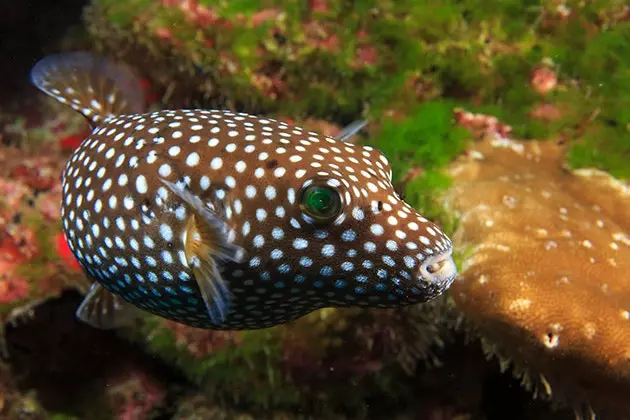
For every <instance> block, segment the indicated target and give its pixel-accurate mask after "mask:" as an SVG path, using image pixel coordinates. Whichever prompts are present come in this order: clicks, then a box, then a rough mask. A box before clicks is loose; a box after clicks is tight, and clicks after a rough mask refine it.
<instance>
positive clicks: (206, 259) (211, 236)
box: [161, 179, 244, 324]
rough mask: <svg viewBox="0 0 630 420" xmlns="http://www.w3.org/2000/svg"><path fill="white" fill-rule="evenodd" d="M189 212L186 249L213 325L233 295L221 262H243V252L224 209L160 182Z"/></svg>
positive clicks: (224, 316) (221, 317) (220, 320)
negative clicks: (235, 242)
mask: <svg viewBox="0 0 630 420" xmlns="http://www.w3.org/2000/svg"><path fill="white" fill-rule="evenodd" d="M161 181H162V182H163V183H164V184H165V185H166V186H167V187H168V188H169V189H170V190H171V191H173V193H175V194H176V195H177V196H178V197H179V198H180V199H181V200H182V201H183V202H184V203H185V204H186V205H187V207H188V208H189V209H190V211H191V213H192V216H191V217H190V218H189V219H188V224H187V226H186V240H185V244H184V249H185V253H186V257H187V259H188V261H189V264H191V266H192V271H193V274H194V276H195V279H196V280H197V286H198V287H199V290H200V292H201V296H202V298H203V301H204V303H205V305H206V309H207V311H208V316H209V317H210V320H211V321H212V322H213V323H214V324H222V323H223V322H225V320H226V319H227V314H228V312H229V310H230V305H231V301H232V294H231V292H230V290H229V287H228V285H227V283H226V281H225V279H224V278H223V276H222V274H221V270H220V265H219V264H220V261H222V260H223V261H234V262H242V260H243V258H244V250H243V249H242V248H240V247H239V246H236V245H235V244H233V243H232V242H231V240H230V239H229V238H230V237H231V236H232V235H231V234H230V233H231V230H232V229H231V228H230V226H229V225H228V224H227V223H226V221H225V216H224V215H223V214H222V212H221V210H220V209H221V208H222V207H221V206H220V205H219V203H217V206H215V207H214V208H210V207H208V206H207V205H206V204H205V203H204V202H202V201H201V200H200V199H199V197H197V196H196V195H194V194H192V193H191V192H190V190H188V189H186V188H185V187H183V186H179V185H177V184H174V183H172V182H169V181H166V180H165V179H162V180H161Z"/></svg>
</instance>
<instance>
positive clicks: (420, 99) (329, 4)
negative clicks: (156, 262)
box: [0, 0, 630, 419]
mask: <svg viewBox="0 0 630 420" xmlns="http://www.w3.org/2000/svg"><path fill="white" fill-rule="evenodd" d="M79 3H80V1H79V0H66V1H65V2H56V3H55V5H57V6H54V5H52V4H51V5H48V6H46V7H53V6H54V7H63V5H64V4H72V5H74V8H73V10H72V13H67V14H65V13H59V12H55V13H48V14H46V13H43V12H41V13H40V14H41V15H42V16H44V15H47V16H48V15H49V16H61V15H63V16H67V17H68V20H70V19H71V17H72V16H73V15H78V9H77V7H78V6H77V5H78V4H79ZM624 3H625V2H623V1H620V0H612V1H611V0H606V1H603V0H596V1H589V2H578V1H567V2H558V1H552V2H536V1H534V2H525V1H522V0H500V1H499V0H489V1H478V2H475V1H464V2H462V1H459V0H444V1H440V2H435V1H432V0H420V1H415V0H399V1H389V0H369V1H346V0H316V1H309V2H289V1H282V0H265V1H261V2H252V1H227V2H226V1H218V0H160V1H146V0H128V1H118V0H93V1H92V2H91V4H90V5H89V6H88V7H87V8H86V9H85V14H84V16H85V26H86V29H87V33H81V32H80V31H79V32H77V31H76V27H75V29H72V30H70V31H68V34H69V35H70V36H69V38H67V39H64V40H63V41H62V43H61V44H60V43H59V34H60V33H61V30H59V29H58V28H59V27H61V26H64V27H65V25H66V22H64V20H65V19H60V20H56V21H55V22H54V23H55V25H54V26H55V28H53V27H52V26H53V25H50V28H49V27H48V26H49V25H48V24H49V23H50V20H42V24H41V25H42V26H43V27H45V29H46V30H41V31H39V32H37V31H31V30H30V28H28V29H29V33H36V34H38V35H37V36H34V37H31V36H30V35H29V36H27V35H25V33H26V32H25V31H24V30H23V28H22V27H24V28H27V27H28V26H29V25H25V24H24V23H23V22H25V19H26V18H25V16H30V15H31V14H32V10H40V9H38V8H32V9H29V11H21V12H19V13H14V12H12V13H4V14H2V17H0V20H1V21H3V22H8V23H9V24H10V25H11V26H10V27H11V28H12V29H11V30H10V31H7V38H6V39H9V36H10V35H11V34H13V35H14V36H13V37H11V40H10V42H3V48H5V47H6V48H8V49H7V50H4V53H5V54H4V55H5V56H7V57H17V58H16V59H19V62H17V61H16V62H15V63H17V64H18V65H10V66H5V68H3V69H2V71H3V77H2V78H1V79H2V80H1V82H2V83H0V85H1V86H2V87H1V88H2V91H3V98H2V102H3V104H2V105H3V108H2V112H0V127H1V129H0V318H2V323H3V325H4V324H5V323H6V327H5V329H6V341H7V345H6V347H7V350H8V355H9V359H8V363H9V366H10V369H9V367H7V369H0V392H1V394H0V396H2V398H0V416H2V417H3V418H5V417H6V418H9V419H12V418H58V419H71V418H94V419H101V418H102V419H109V418H120V419H131V418H138V419H143V418H147V419H148V418H155V417H158V418H164V419H166V418H175V419H196V418H204V419H206V418H217V419H221V418H236V417H238V418H287V419H290V418H296V419H297V418H304V419H306V418H331V419H332V418H400V419H405V418H432V419H436V418H469V419H472V418H489V419H492V418H522V419H534V418H535V419H546V418H554V419H559V418H562V419H564V418H570V417H571V415H570V413H568V412H567V411H566V410H565V411H560V412H556V413H551V412H550V411H549V407H548V405H547V404H546V403H544V402H541V401H537V402H532V401H530V394H528V393H525V392H523V391H522V390H521V389H520V383H521V382H523V383H524V384H525V385H526V387H528V388H529V389H534V390H536V391H537V393H538V395H541V396H546V397H551V398H552V399H553V400H555V401H558V402H564V403H568V405H569V406H571V407H574V408H575V409H576V412H578V413H579V414H583V413H584V412H586V414H591V409H593V410H595V411H597V413H598V414H603V415H605V416H606V415H610V417H613V416H612V414H614V413H613V412H615V411H618V412H621V411H622V410H626V412H627V411H628V406H627V403H626V402H625V400H624V396H625V395H627V393H628V390H629V385H628V384H629V382H628V379H629V377H630V374H629V372H628V354H627V352H628V348H627V347H628V343H627V336H628V333H627V331H628V329H627V322H630V321H628V320H627V319H624V317H627V312H623V311H629V310H630V309H629V308H628V307H627V306H628V302H627V299H628V296H627V290H629V286H630V285H628V284H627V282H628V280H627V277H624V276H623V273H625V272H627V268H628V267H627V266H628V263H627V260H628V258H627V256H628V255H627V254H628V243H627V241H628V236H627V234H628V231H629V230H630V226H628V224H629V222H628V220H627V212H624V211H625V210H626V209H627V207H628V205H627V204H628V197H627V196H623V195H622V194H624V193H623V188H627V187H623V184H622V183H615V182H612V181H611V180H612V178H610V177H609V175H607V174H604V173H601V172H598V171H595V170H592V169H582V170H575V169H576V168H590V167H597V168H600V169H602V170H606V171H608V172H609V173H610V174H612V175H614V176H616V177H618V178H620V179H627V178H628V177H630V165H628V159H629V158H630V147H629V146H628V145H629V144H630V141H629V140H630V137H629V132H628V122H629V121H628V112H627V109H628V108H629V105H630V93H629V92H630V89H629V88H630V61H629V57H630V50H629V49H628V48H629V44H628V43H627V41H626V40H627V39H628V38H629V37H630V9H629V8H628V6H627V5H626V4H624ZM40 7H44V6H42V5H40ZM5 8H7V9H5ZM19 8H20V4H19V3H15V2H12V3H7V5H2V9H3V10H11V11H13V10H14V9H15V10H17V9H19ZM41 10H43V9H41ZM38 13H39V12H38ZM76 23H78V22H76ZM53 29H54V31H53ZM52 32H54V36H53V34H52ZM42 34H46V36H45V37H44V36H42ZM42 38H46V39H42ZM29 40H31V41H34V42H32V44H33V45H31V43H29V42H28V41H29ZM25 44H29V45H27V46H25ZM7 46H8V47H7ZM26 47H28V48H26ZM88 47H89V48H92V49H94V50H96V51H100V52H103V53H105V54H107V55H109V56H112V57H116V58H119V59H121V60H123V61H124V62H126V63H128V64H131V65H132V66H134V67H135V68H136V70H137V71H138V72H139V73H140V74H141V76H143V77H144V79H143V85H144V87H145V89H146V93H147V97H148V98H149V102H150V103H151V107H152V108H164V107H180V106H201V107H228V108H233V109H237V110H239V111H248V112H253V113H259V114H267V115H273V116H275V117H277V118H279V119H282V120H285V121H290V122H296V123H299V124H301V125H304V126H305V127H306V128H309V129H312V130H316V131H320V132H323V133H325V134H329V135H335V134H336V133H338V132H339V129H340V127H342V126H343V125H345V124H347V123H349V122H351V121H353V120H356V119H358V118H361V117H366V118H367V119H368V120H369V121H370V124H369V125H368V127H367V128H366V130H364V133H367V135H366V136H364V135H361V136H357V137H355V138H353V139H352V141H363V142H364V143H368V144H370V145H373V146H375V147H378V148H380V149H382V150H383V151H384V152H385V153H386V154H387V155H388V156H389V157H390V160H391V162H392V166H393V168H394V176H395V180H396V182H397V186H398V189H399V190H400V191H401V192H402V193H404V194H405V195H406V196H407V201H409V202H410V203H413V204H414V205H415V206H416V207H418V208H419V209H421V210H422V211H423V213H425V214H427V215H429V216H430V217H431V218H434V219H436V220H439V221H440V224H441V225H442V226H443V227H445V229H446V230H447V231H449V233H450V232H454V231H457V232H458V233H457V236H456V238H457V242H458V244H460V246H459V248H460V249H459V254H460V255H458V256H457V258H458V261H459V262H460V266H461V267H463V268H464V272H463V275H462V277H461V279H460V280H459V281H458V282H457V283H456V284H455V286H454V287H453V293H452V294H451V296H446V297H444V298H443V299H440V300H439V301H436V302H434V303H432V304H430V305H424V306H419V307H412V308H405V309H402V310H388V311H363V310H333V309H327V310H322V311H318V312H316V313H313V314H311V315H309V316H307V317H305V318H303V319H300V320H298V321H297V322H295V323H292V324H289V325H286V326H283V327H279V328H274V329H271V330H266V331H254V332H238V333H230V332H217V331H203V330H195V329H191V328H187V327H183V326H181V325H179V324H175V323H172V322H168V321H165V320H163V319H159V318H155V317H151V316H146V317H145V318H143V319H142V320H141V321H139V323H138V325H137V326H136V327H135V328H131V329H129V330H124V331H120V335H122V336H124V337H125V338H128V339H130V341H132V342H135V343H139V344H140V346H134V345H130V344H129V341H128V340H123V339H121V338H120V337H118V336H117V334H112V333H110V332H101V331H95V330H93V329H90V328H89V327H86V326H84V325H80V324H78V323H77V322H76V321H75V320H74V310H75V309H76V307H77V305H78V302H79V300H80V299H79V296H78V295H77V294H76V293H63V292H62V291H63V290H64V289H67V288H73V289H74V288H77V289H79V290H84V288H83V287H84V285H85V278H84V276H83V274H82V273H81V272H80V271H78V270H77V266H76V261H74V259H73V257H72V255H71V254H70V253H69V252H68V249H67V245H66V243H65V240H64V238H63V236H62V235H61V234H60V230H59V226H58V213H59V208H58V207H59V204H58V203H59V179H58V175H59V173H60V168H61V166H62V165H63V163H64V161H65V159H66V158H67V156H68V153H69V152H70V150H72V149H73V148H74V147H76V146H77V145H78V144H79V142H80V141H81V140H82V139H83V138H84V135H85V133H86V132H87V131H86V129H87V127H86V124H85V121H83V119H82V118H81V117H79V116H77V115H76V113H74V112H73V111H71V110H69V109H66V108H65V107H63V106H58V105H56V104H54V101H47V100H41V101H40V100H39V99H33V97H32V95H30V93H31V92H28V91H27V90H25V89H19V90H18V89H14V85H15V84H16V83H14V82H15V80H16V77H19V78H20V80H21V82H24V83H26V78H25V74H26V72H27V69H28V67H29V66H30V65H31V64H32V61H33V60H34V58H35V56H40V55H42V54H43V51H47V52H52V51H54V50H57V49H75V48H76V49H78V48H88ZM16 51H20V52H24V51H26V52H27V53H23V54H17V53H16ZM20 55H23V57H20ZM16 75H18V76H16ZM22 79H23V80H22ZM4 92H6V93H7V94H6V95H4ZM5 102H6V106H5ZM453 123H455V124H453ZM463 128H467V129H468V130H469V131H470V133H467V132H466V131H465V130H463ZM508 136H514V137H515V138H522V139H531V138H537V139H539V138H551V139H553V140H555V141H556V142H557V143H559V144H562V146H559V145H557V144H555V143H553V142H551V143H541V142H531V143H528V142H515V141H511V140H507V139H506V137H508ZM474 139H476V140H477V142H474ZM461 154H463V156H462V157H460V158H459V160H458V161H457V162H456V163H455V164H454V165H453V166H450V169H449V171H448V173H445V171H443V168H444V167H445V166H446V165H448V164H449V162H451V160H453V159H454V158H456V157H457V156H458V155H461ZM564 162H566V163H567V165H563V163H564ZM449 174H450V175H451V176H452V179H451V178H450V177H449V176H448V175H449ZM444 191H447V194H446V195H445V196H444V197H446V203H447V204H448V206H447V207H446V209H445V208H444V206H443V204H444V198H443V197H441V195H440V193H442V192H444ZM545 192H548V193H549V197H548V198H546V195H547V194H546V193H545ZM624 197H625V198H624ZM482 203H484V205H481V204H482ZM576 205H578V207H576ZM593 205H597V206H598V207H593ZM624 205H625V207H624ZM562 209H565V210H562ZM596 209H598V210H596ZM565 211H566V213H565ZM458 213H459V215H460V216H461V217H460V219H459V220H458V219H457V217H456V216H457V215H458ZM567 232H571V236H569V235H568V234H567ZM624 232H625V236H624ZM611 235H614V236H611ZM612 244H614V245H612ZM506 247H509V248H510V250H518V253H517V254H509V253H508V254H507V255H509V256H510V257H509V258H506V255H505V254H506V253H505V252H504V251H505V249H507V248H506ZM547 248H548V249H547ZM622 255H625V259H624V257H622ZM592 259H594V261H595V262H594V263H593V262H592ZM533 272H535V273H536V274H535V275H534V274H532V273H533ZM515 279H516V280H515ZM624 290H625V291H624ZM451 301H453V302H454V305H453V304H452V303H451ZM41 302H44V303H43V304H41V305H40V303H41ZM24 314H29V316H22V315H24ZM9 321H10V322H9ZM624 322H626V323H624ZM459 323H461V324H462V325H464V326H466V327H467V328H466V331H469V329H472V331H474V332H475V335H474V336H475V337H479V338H480V339H481V341H482V344H483V350H485V351H486V352H487V353H489V354H493V355H496V356H497V357H498V358H499V360H500V362H501V363H500V365H499V366H497V365H498V364H497V363H496V362H495V361H494V360H492V361H490V362H485V361H484V354H483V353H482V348H481V347H479V346H477V345H476V342H475V341H472V345H471V342H469V341H466V340H464V339H463V337H462V336H463V334H462V333H461V330H459V329H451V327H452V325H459ZM152 355H157V356H158V357H157V358H154V357H151V356H152ZM156 360H163V361H166V362H167V363H168V365H169V367H171V368H174V370H175V371H176V372H179V373H181V374H183V376H184V378H182V377H180V376H179V375H178V374H172V372H171V371H170V369H168V368H167V367H165V366H163V365H162V364H161V363H157V364H158V365H159V366H156V365H155V364H153V362H155V361H156ZM147 361H150V363H148V362H147ZM499 367H500V368H501V369H507V368H509V369H510V370H511V371H513V372H515V373H516V374H517V376H518V377H519V380H512V375H502V374H500V372H499ZM3 368H4V366H3ZM165 371H168V372H169V373H168V374H166V373H164V372H165ZM42 372H45V374H44V373H42ZM68 378H71V380H68ZM66 382H67V383H66ZM60 384H65V385H64V386H60Z"/></svg>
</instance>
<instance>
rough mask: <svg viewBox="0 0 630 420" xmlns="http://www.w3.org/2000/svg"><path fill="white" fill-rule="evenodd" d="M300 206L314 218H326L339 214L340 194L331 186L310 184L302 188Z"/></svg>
mask: <svg viewBox="0 0 630 420" xmlns="http://www.w3.org/2000/svg"><path fill="white" fill-rule="evenodd" d="M301 207H302V210H303V211H304V212H305V213H306V214H308V215H309V216H311V217H312V218H314V219H316V220H328V219H331V218H333V217H336V216H337V215H338V214H339V211H340V210H341V196H340V195H339V193H338V192H337V191H336V190H334V189H333V188H330V187H323V186H317V185H312V186H309V187H307V188H305V189H304V192H303V194H302V201H301Z"/></svg>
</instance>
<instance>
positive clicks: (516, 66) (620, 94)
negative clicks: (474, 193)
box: [86, 0, 630, 177]
mask: <svg viewBox="0 0 630 420" xmlns="http://www.w3.org/2000/svg"><path fill="white" fill-rule="evenodd" d="M573 3H575V4H573ZM627 14H628V7H627V5H626V4H624V2H622V1H617V0H616V1H613V2H607V1H595V2H571V3H570V4H569V3H567V4H565V3H559V2H551V3H550V4H540V5H539V4H537V3H533V4H530V3H527V4H526V5H525V4H524V3H523V1H522V0H502V1H495V0H493V1H487V2H481V3H479V2H461V1H458V0H445V1H442V2H439V3H436V2H434V1H431V0H422V1H416V0H400V1H396V2H391V1H386V0H379V1H371V2H346V1H341V0H330V1H312V2H308V3H304V4H301V5H296V4H295V3H294V2H287V1H282V0H274V1H268V2H262V3H256V2H244V3H243V2H221V1H217V0H204V1H196V0H195V1H190V0H185V1H162V2H146V1H144V0H131V1H128V2H120V1H115V0H94V1H93V3H92V6H91V7H90V8H88V9H87V11H86V21H87V23H88V29H89V31H90V34H91V37H92V39H93V40H94V44H95V47H96V48H97V49H99V50H101V51H103V52H106V53H108V54H111V55H115V56H117V57H119V58H122V59H124V61H126V62H129V63H132V64H134V65H135V66H137V68H138V69H139V70H140V72H141V73H143V74H144V75H145V76H146V77H147V78H148V79H150V80H151V82H152V83H153V84H154V86H155V88H156V90H157V91H159V96H161V102H162V104H163V105H166V106H180V105H182V104H187V105H190V104H193V105H200V106H204V107H228V108H236V109H238V110H240V111H248V112H254V113H263V114H278V115H285V116H291V117H293V118H296V117H300V118H304V117H315V118H324V119H329V120H331V121H333V122H335V123H337V124H340V125H344V124H347V123H349V122H350V121H351V120H354V119H357V118H359V117H360V116H361V115H362V114H363V115H364V116H365V115H367V116H368V117H370V118H371V119H372V120H373V125H380V123H381V121H382V120H383V116H388V115H409V114H410V113H413V112H414V110H415V109H416V105H417V104H418V102H424V101H427V100H436V99H444V100H450V101H454V102H455V104H454V106H458V107H462V108H464V109H467V110H469V111H470V112H472V113H482V114H493V115H496V116H497V117H498V118H499V119H500V120H502V121H504V122H505V124H506V125H507V126H510V127H511V128H512V130H513V132H514V134H515V135H516V136H518V137H519V138H545V137H548V136H550V135H551V134H552V133H553V134H554V135H555V134H562V135H564V136H565V137H566V138H571V139H574V141H573V142H572V144H571V150H570V152H569V162H570V164H571V165H572V167H584V166H593V165H595V166H597V167H600V168H603V169H606V170H609V171H610V172H611V173H612V174H613V175H615V176H618V177H625V176H628V175H629V173H628V169H627V166H626V165H624V163H623V162H624V159H625V158H627V156H628V153H629V149H628V144H630V142H629V141H628V131H627V128H626V124H627V121H628V118H627V111H626V110H627V109H628V104H629V101H630V95H628V93H627V92H630V89H628V86H629V85H628V83H629V81H630V62H629V61H628V57H630V54H628V48H629V47H628V43H627V42H625V40H626V39H627V38H628V36H630V20H629V19H628V18H627ZM550 103H553V104H554V106H555V109H556V110H559V111H560V112H556V113H555V117H554V118H553V119H548V118H542V119H541V118H531V117H530V115H532V114H538V115H540V112H541V110H544V108H541V107H543V106H545V105H548V104H550ZM604 138H605V139H607V140H606V141H604V140H602V139H604ZM383 145H384V146H385V147H386V143H383Z"/></svg>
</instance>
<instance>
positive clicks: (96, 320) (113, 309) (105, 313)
mask: <svg viewBox="0 0 630 420" xmlns="http://www.w3.org/2000/svg"><path fill="white" fill-rule="evenodd" d="M76 316H77V318H78V319H79V320H81V321H82V322H85V323H86V324H88V325H91V326H92V327H95V328H99V329H102V330H109V329H115V328H121V327H125V326H129V325H131V324H132V323H133V320H134V319H135V318H136V308H135V307H134V306H133V305H132V304H130V303H128V302H126V301H125V300H123V299H122V298H121V297H120V296H117V295H115V294H113V293H111V292H109V291H108V290H106V289H105V288H104V287H103V286H101V285H100V284H98V283H92V286H91V287H90V291H89V292H88V294H87V295H86V296H85V298H84V299H83V302H81V305H80V306H79V309H77V312H76Z"/></svg>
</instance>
